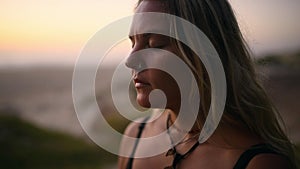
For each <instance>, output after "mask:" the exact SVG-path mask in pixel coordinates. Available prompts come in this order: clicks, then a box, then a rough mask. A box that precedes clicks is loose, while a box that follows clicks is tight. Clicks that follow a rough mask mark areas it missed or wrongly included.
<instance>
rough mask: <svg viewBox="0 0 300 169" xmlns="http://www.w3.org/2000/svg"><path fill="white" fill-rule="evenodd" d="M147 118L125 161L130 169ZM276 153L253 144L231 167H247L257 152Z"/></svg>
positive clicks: (262, 145) (236, 168)
mask: <svg viewBox="0 0 300 169" xmlns="http://www.w3.org/2000/svg"><path fill="white" fill-rule="evenodd" d="M148 119H149V117H147V118H145V119H144V120H143V122H142V123H141V124H140V126H139V132H138V134H137V140H136V142H135V144H134V147H133V150H132V153H131V156H130V158H129V160H128V163H127V167H126V169H132V164H133V160H134V158H133V157H134V154H135V151H136V148H137V145H138V143H139V139H140V138H141V135H142V133H143V130H144V128H145V125H146V121H147V120H148ZM270 153H271V154H278V153H277V152H276V151H274V150H273V148H272V147H271V146H270V145H268V144H257V145H254V146H251V147H250V148H249V149H248V150H246V151H244V152H243V153H242V155H241V156H240V158H239V159H238V160H237V162H236V163H235V165H234V167H233V169H245V168H246V167H247V165H248V164H249V162H250V161H251V159H252V158H253V157H254V156H256V155H258V154H270Z"/></svg>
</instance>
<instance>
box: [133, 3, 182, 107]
mask: <svg viewBox="0 0 300 169" xmlns="http://www.w3.org/2000/svg"><path fill="white" fill-rule="evenodd" d="M136 12H137V13H143V12H160V13H162V12H164V13H166V7H165V5H164V3H163V2H160V1H156V0H147V1H143V2H142V3H141V4H140V5H139V6H138V8H137V10H136ZM151 24H155V23H147V22H143V21H141V22H134V24H133V25H132V29H142V28H144V27H147V26H150V25H151ZM129 38H130V40H131V42H132V51H131V54H130V55H129V57H128V59H127V66H128V67H130V68H132V69H133V82H134V85H135V88H136V90H137V98H136V99H137V102H138V104H139V105H141V106H142V107H146V108H149V107H151V105H150V102H149V94H150V93H151V91H153V90H154V89H160V90H162V91H163V92H164V94H165V96H166V99H167V103H166V108H169V109H172V110H173V111H177V110H178V109H179V107H180V91H179V88H178V85H177V84H176V82H175V80H174V79H173V78H172V77H171V76H170V75H169V74H167V73H166V72H163V71H161V70H158V69H145V70H143V71H140V72H138V70H137V69H135V67H137V65H136V64H138V63H136V62H135V63H133V61H132V60H133V59H132V57H139V56H137V55H133V53H135V52H137V51H141V50H143V49H151V48H159V49H162V50H167V51H169V52H172V53H173V54H176V48H175V45H174V44H173V43H171V39H170V38H169V37H167V36H163V35H159V34H137V35H133V36H130V37H129ZM149 57H150V58H148V59H151V55H150V56H149ZM152 62H156V63H161V62H164V63H168V61H167V60H165V59H164V58H160V59H159V60H158V59H156V60H155V61H152Z"/></svg>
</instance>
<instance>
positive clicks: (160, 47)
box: [131, 40, 165, 49]
mask: <svg viewBox="0 0 300 169" xmlns="http://www.w3.org/2000/svg"><path fill="white" fill-rule="evenodd" d="M131 43H132V44H131V48H134V45H135V42H134V41H133V40H131ZM164 47H165V45H164V44H163V45H154V46H152V47H151V46H150V42H149V41H148V42H147V44H146V45H145V48H157V49H162V48H164Z"/></svg>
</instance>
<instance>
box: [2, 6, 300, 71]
mask: <svg viewBox="0 0 300 169" xmlns="http://www.w3.org/2000/svg"><path fill="white" fill-rule="evenodd" d="M229 1H230V2H231V3H232V5H233V8H234V10H235V11H236V14H237V17H238V19H239V22H240V25H241V26H242V30H243V33H244V35H245V36H246V38H247V40H248V41H249V43H250V46H251V47H252V48H253V49H254V51H256V53H263V52H265V53H266V52H270V51H273V50H274V51H276V50H289V49H290V48H291V49H292V48H297V47H298V48H299V49H300V23H299V21H298V20H299V19H298V18H299V16H300V1H299V0H242V1H241V0H229ZM135 2H136V0H86V1H83V0H72V1H71V0H39V1H36V0H26V1H22V0H2V1H1V2H0V23H1V25H0V62H2V64H1V65H4V64H6V62H7V63H8V62H9V63H14V62H24V63H25V62H28V63H29V62H30V61H33V62H35V61H36V62H43V61H47V60H49V61H53V62H65V61H66V62H69V63H71V64H72V63H74V61H75V59H76V57H77V56H78V54H79V53H80V50H81V48H82V47H83V46H84V44H85V43H86V42H87V40H88V39H89V37H91V36H92V35H93V34H94V33H95V32H96V31H98V30H99V29H100V28H101V27H103V26H105V25H106V24H108V23H111V22H113V21H115V20H117V19H119V18H121V17H124V16H127V15H130V14H132V9H133V6H134V4H135Z"/></svg>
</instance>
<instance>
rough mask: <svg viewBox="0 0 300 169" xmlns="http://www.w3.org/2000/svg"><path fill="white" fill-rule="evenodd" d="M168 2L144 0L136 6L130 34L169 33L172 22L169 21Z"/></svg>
mask: <svg viewBox="0 0 300 169" xmlns="http://www.w3.org/2000/svg"><path fill="white" fill-rule="evenodd" d="M166 14H167V7H166V3H165V2H163V1H160V0H144V1H142V2H141V3H140V4H139V6H138V7H137V8H136V11H135V15H134V17H133V21H132V23H131V28H130V32H129V35H130V36H133V35H137V34H143V33H160V34H165V33H168V31H169V29H170V24H169V21H168V19H167V18H168V17H167V16H166Z"/></svg>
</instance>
